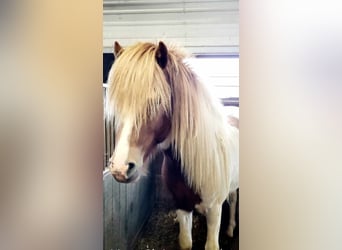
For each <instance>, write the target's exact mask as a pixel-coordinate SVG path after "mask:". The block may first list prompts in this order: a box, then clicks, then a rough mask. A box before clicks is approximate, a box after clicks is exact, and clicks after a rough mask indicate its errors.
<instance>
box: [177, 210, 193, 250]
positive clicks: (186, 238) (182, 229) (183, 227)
mask: <svg viewBox="0 0 342 250" xmlns="http://www.w3.org/2000/svg"><path fill="white" fill-rule="evenodd" d="M176 213H177V220H178V222H179V237H178V239H179V245H180V247H181V249H184V250H185V249H189V250H190V249H191V247H192V237H191V228H192V211H191V212H188V211H185V210H182V209H177V211H176Z"/></svg>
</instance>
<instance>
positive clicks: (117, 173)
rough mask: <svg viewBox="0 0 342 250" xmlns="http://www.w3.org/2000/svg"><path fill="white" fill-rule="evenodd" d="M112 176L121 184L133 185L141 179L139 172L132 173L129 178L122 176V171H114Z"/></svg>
mask: <svg viewBox="0 0 342 250" xmlns="http://www.w3.org/2000/svg"><path fill="white" fill-rule="evenodd" d="M112 175H113V177H114V179H115V180H116V181H118V182H121V183H131V182H134V181H137V180H138V179H139V173H138V171H134V173H130V175H128V176H127V175H124V174H122V173H121V172H120V171H112Z"/></svg>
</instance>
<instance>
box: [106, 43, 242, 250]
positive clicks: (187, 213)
mask: <svg viewBox="0 0 342 250" xmlns="http://www.w3.org/2000/svg"><path fill="white" fill-rule="evenodd" d="M114 55H115V57H116V60H115V63H114V64H113V66H112V68H111V70H110V73H109V77H108V84H109V92H108V100H107V101H108V102H107V104H108V105H109V107H108V108H109V109H110V116H111V117H113V116H114V117H115V130H116V137H115V138H116V142H115V149H114V152H113V155H112V156H111V158H110V160H109V166H108V167H109V170H110V171H111V173H112V175H113V176H114V178H115V179H116V180H117V181H118V182H122V183H130V182H134V181H137V180H138V179H139V177H140V176H143V175H146V174H147V172H148V165H149V162H150V161H151V159H152V158H153V156H154V155H155V153H156V152H158V151H161V152H163V154H164V160H163V170H162V171H164V176H166V178H165V181H166V184H167V186H168V188H169V190H170V191H171V193H172V194H173V197H174V199H175V201H176V202H175V203H176V206H177V211H176V213H177V220H178V222H179V229H180V232H179V245H180V247H181V249H191V248H192V236H191V229H192V211H193V210H194V209H196V210H197V211H198V212H200V213H202V214H204V215H205V216H206V221H207V239H206V244H205V249H206V250H217V249H219V243H218V237H219V230H220V223H221V213H222V204H223V202H224V201H225V200H228V201H230V205H231V206H230V207H231V217H230V222H229V226H228V230H227V234H228V235H229V236H233V230H234V227H235V206H236V199H237V194H236V190H237V188H238V186H239V130H238V125H236V124H238V120H237V119H229V121H230V122H228V123H227V117H226V115H225V114H224V112H223V111H222V104H221V103H220V102H219V100H217V99H216V98H214V97H213V96H212V95H211V94H210V92H209V91H208V90H207V88H206V86H205V85H204V84H203V83H202V82H201V81H200V79H199V77H198V76H197V75H196V73H195V72H194V71H193V70H192V69H191V67H190V66H189V65H188V64H187V63H186V62H185V59H186V58H187V54H186V53H185V52H184V51H183V50H182V49H180V48H177V47H175V46H171V45H168V47H167V46H166V45H165V44H164V43H163V42H159V43H158V44H153V43H137V44H135V45H133V46H130V47H127V48H122V47H121V46H120V45H119V43H118V42H115V43H114ZM234 124H235V125H234Z"/></svg>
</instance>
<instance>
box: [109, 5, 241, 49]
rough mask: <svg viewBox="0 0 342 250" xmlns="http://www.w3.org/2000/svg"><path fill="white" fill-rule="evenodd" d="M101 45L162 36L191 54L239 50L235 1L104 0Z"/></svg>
mask: <svg viewBox="0 0 342 250" xmlns="http://www.w3.org/2000/svg"><path fill="white" fill-rule="evenodd" d="M103 6H104V7H103V13H104V16H103V21H104V28H103V38H104V39H103V47H104V52H112V46H113V42H114V41H115V40H117V41H119V42H120V43H121V44H122V45H130V44H133V43H135V42H137V41H158V40H166V41H170V42H173V43H176V44H178V45H180V46H185V47H186V48H187V49H188V50H189V51H190V52H192V53H194V54H234V55H236V54H238V53H239V2H238V1H237V0H232V1H222V0H221V1H220V0H217V1H214V0H205V1H204V0H200V1H179V0H178V1H177V0H170V1H160V0H159V1H158V0H156V1H142V0H135V1H104V5H103Z"/></svg>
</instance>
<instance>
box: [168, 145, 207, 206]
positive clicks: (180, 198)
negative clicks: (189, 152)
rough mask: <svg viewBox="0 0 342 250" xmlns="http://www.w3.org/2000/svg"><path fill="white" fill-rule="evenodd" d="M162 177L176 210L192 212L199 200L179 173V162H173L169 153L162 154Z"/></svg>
mask: <svg viewBox="0 0 342 250" xmlns="http://www.w3.org/2000/svg"><path fill="white" fill-rule="evenodd" d="M162 176H163V179H164V181H165V183H166V186H167V188H168V189H169V191H170V192H171V194H172V196H173V199H174V201H175V205H176V207H177V209H182V210H186V211H192V210H194V208H195V205H196V204H199V203H201V201H202V200H201V198H200V196H199V195H198V194H196V193H195V192H194V191H193V190H192V189H191V188H190V187H189V185H188V184H187V182H186V180H185V177H184V175H183V174H182V172H181V166H180V162H179V161H177V160H175V159H174V158H173V156H172V154H171V153H170V152H167V151H166V152H165V153H164V162H163V166H162Z"/></svg>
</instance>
